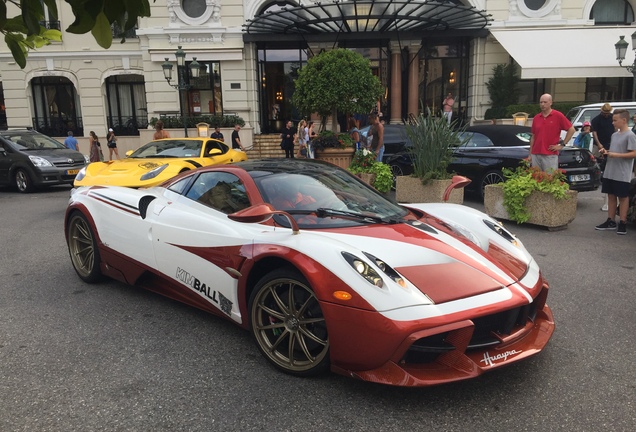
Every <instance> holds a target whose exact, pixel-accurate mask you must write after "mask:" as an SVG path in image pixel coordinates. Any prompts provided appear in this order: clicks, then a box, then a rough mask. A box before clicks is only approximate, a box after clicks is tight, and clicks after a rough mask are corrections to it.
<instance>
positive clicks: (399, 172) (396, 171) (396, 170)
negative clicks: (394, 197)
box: [390, 164, 404, 190]
mask: <svg viewBox="0 0 636 432" xmlns="http://www.w3.org/2000/svg"><path fill="white" fill-rule="evenodd" d="M390 167H391V173H392V174H393V186H391V190H395V184H396V183H397V180H396V178H397V177H398V176H403V175H404V170H403V169H402V166H400V165H397V164H391V165H390Z"/></svg>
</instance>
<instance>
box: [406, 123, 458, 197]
mask: <svg viewBox="0 0 636 432" xmlns="http://www.w3.org/2000/svg"><path fill="white" fill-rule="evenodd" d="M455 126H456V124H455V123H452V124H451V125H449V124H448V122H447V120H446V119H445V118H443V117H430V116H429V117H426V116H424V115H423V114H420V115H419V117H417V118H415V119H414V120H413V122H412V124H409V125H406V134H407V136H408V138H409V141H410V143H411V146H410V147H409V150H408V151H409V154H410V156H411V161H412V164H413V174H411V175H410V176H398V177H396V186H395V196H396V200H397V201H398V202H404V203H409V202H441V201H442V197H443V195H444V191H445V190H446V188H447V187H448V186H449V185H450V183H451V178H452V177H453V173H450V172H448V170H447V167H448V164H449V163H450V161H451V158H452V154H453V147H455V146H458V145H460V144H461V143H462V140H463V138H462V132H463V131H464V128H456V127H455ZM449 201H450V202H453V203H458V204H461V203H463V202H464V190H463V189H455V190H453V192H452V193H451V195H450V198H449Z"/></svg>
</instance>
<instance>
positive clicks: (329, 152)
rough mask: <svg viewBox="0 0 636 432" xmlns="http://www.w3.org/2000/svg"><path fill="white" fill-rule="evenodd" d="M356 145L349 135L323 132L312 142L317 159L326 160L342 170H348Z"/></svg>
mask: <svg viewBox="0 0 636 432" xmlns="http://www.w3.org/2000/svg"><path fill="white" fill-rule="evenodd" d="M354 145H355V143H354V142H353V139H352V138H351V137H350V136H349V134H347V133H334V132H332V131H328V130H323V131H322V132H320V134H318V136H317V137H315V138H314V139H313V140H311V146H312V148H313V150H314V156H315V158H316V159H320V160H324V161H327V162H330V163H332V164H334V165H337V166H339V167H341V168H348V167H349V165H350V164H351V160H352V159H353V153H354V151H355V147H354Z"/></svg>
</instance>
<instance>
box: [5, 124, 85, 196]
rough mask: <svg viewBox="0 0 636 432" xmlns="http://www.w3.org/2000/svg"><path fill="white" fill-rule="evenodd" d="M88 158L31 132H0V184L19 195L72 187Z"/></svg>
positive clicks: (21, 130)
mask: <svg viewBox="0 0 636 432" xmlns="http://www.w3.org/2000/svg"><path fill="white" fill-rule="evenodd" d="M88 162H89V160H88V156H84V155H83V154H82V153H80V152H78V151H75V150H70V149H68V148H66V147H65V146H64V145H63V144H60V143H59V142H58V141H56V140H54V139H53V138H50V137H48V136H46V135H44V134H41V133H39V132H36V131H34V130H31V129H10V130H6V131H0V185H8V186H11V185H12V186H15V187H16V188H17V189H18V191H20V192H24V193H26V192H31V191H32V190H33V189H34V188H43V187H47V186H54V185H61V184H68V185H72V184H73V180H75V176H76V175H77V173H78V172H79V170H80V169H82V168H84V167H85V166H86V165H87V164H88Z"/></svg>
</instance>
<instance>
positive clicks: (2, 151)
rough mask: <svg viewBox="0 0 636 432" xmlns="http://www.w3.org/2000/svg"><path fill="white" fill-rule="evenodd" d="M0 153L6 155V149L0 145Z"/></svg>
mask: <svg viewBox="0 0 636 432" xmlns="http://www.w3.org/2000/svg"><path fill="white" fill-rule="evenodd" d="M0 154H1V155H2V156H6V155H7V151H6V150H5V149H4V147H0Z"/></svg>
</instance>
